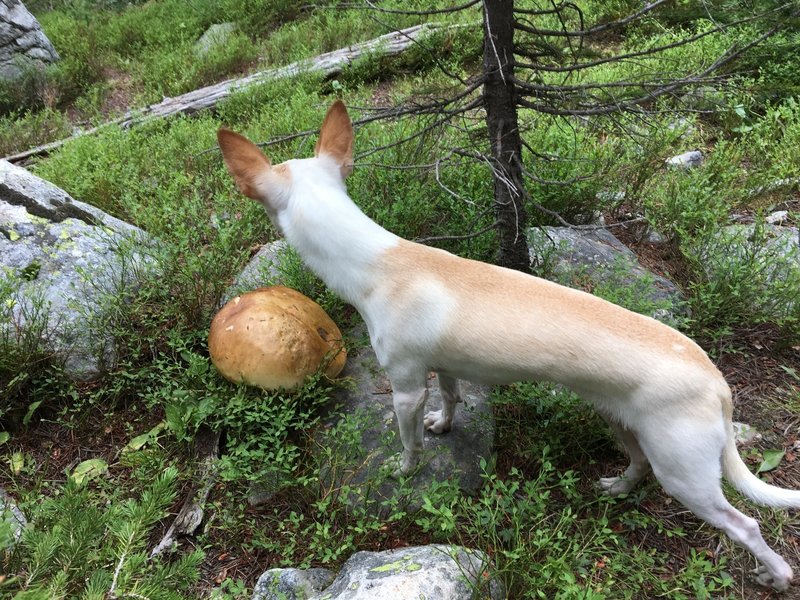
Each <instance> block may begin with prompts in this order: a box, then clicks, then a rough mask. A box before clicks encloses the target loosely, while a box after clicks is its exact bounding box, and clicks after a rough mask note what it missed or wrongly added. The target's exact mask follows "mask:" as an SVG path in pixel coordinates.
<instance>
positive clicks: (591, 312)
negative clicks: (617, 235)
mask: <svg viewBox="0 0 800 600" xmlns="http://www.w3.org/2000/svg"><path fill="white" fill-rule="evenodd" d="M423 265H424V270H425V272H427V273H433V274H435V275H437V276H438V277H439V278H440V279H441V281H443V282H446V286H447V288H448V289H449V290H450V291H451V292H452V293H453V295H454V296H455V297H457V298H458V299H459V304H458V312H457V313H456V314H453V316H452V323H453V324H452V326H451V329H450V331H448V333H447V335H448V336H449V337H451V338H453V339H454V340H455V339H461V340H463V338H464V332H465V331H467V330H469V329H470V328H471V329H474V330H475V332H476V333H479V334H480V335H481V337H482V343H483V344H486V343H487V342H489V341H491V340H492V339H493V338H496V337H498V336H499V337H498V339H497V340H496V341H497V345H498V348H500V349H502V351H503V353H504V354H505V355H506V356H501V357H499V360H511V358H512V355H516V356H518V355H519V352H520V351H523V352H525V353H527V352H529V351H530V349H527V348H519V347H517V346H518V344H516V343H515V339H516V338H514V337H513V336H512V337H511V338H509V337H508V336H504V334H503V332H505V331H508V329H509V328H513V329H515V330H516V331H519V330H525V328H530V329H535V330H536V331H537V332H539V333H540V334H541V335H548V334H552V335H548V337H549V339H548V340H546V341H547V343H548V349H549V350H550V351H553V350H554V349H556V348H557V346H558V345H559V340H561V339H564V338H571V337H573V336H579V337H581V338H587V340H588V339H589V337H590V336H594V337H595V338H598V339H599V343H600V345H601V346H603V347H605V346H606V345H607V344H608V343H610V342H611V343H613V341H614V340H624V343H625V344H626V346H627V347H630V344H631V343H634V344H635V345H636V346H637V347H638V348H639V350H640V351H647V352H653V353H655V354H656V355H658V357H659V359H660V360H665V359H667V358H668V357H670V358H671V359H673V360H675V361H678V362H680V363H683V364H687V365H688V364H691V365H693V366H695V367H697V368H698V369H701V370H704V371H706V372H708V373H709V374H711V375H713V376H715V377H720V378H721V377H722V376H721V374H720V373H719V371H718V370H717V368H716V367H715V366H714V364H713V363H712V362H711V361H710V360H709V359H708V356H707V355H706V353H705V352H704V351H703V350H702V349H701V348H700V347H699V346H698V345H697V344H695V343H694V342H693V341H692V340H690V339H689V338H687V337H686V336H685V335H683V334H681V333H679V332H678V331H676V330H675V329H672V328H671V327H667V326H666V325H664V324H663V323H660V322H659V321H656V320H655V319H652V318H649V317H646V316H643V315H640V314H637V313H633V312H631V311H629V310H626V309H624V308H621V307H619V306H617V305H616V304H612V303H610V302H607V301H605V300H603V299H601V298H598V297H597V296H593V295H591V294H587V293H584V292H580V291H578V290H574V289H571V288H567V287H564V286H561V285H558V284H555V283H553V282H551V281H547V280H545V279H540V278H538V277H531V276H529V275H524V274H522V273H519V272H518V271H513V270H511V269H504V268H502V267H498V266H495V265H490V264H487V263H483V262H479V261H475V260H469V259H465V258H460V257H458V256H454V255H452V254H450V253H448V252H444V251H442V250H438V249H435V248H430V247H427V246H422V245H420V244H415V243H412V242H408V241H402V242H401V243H400V244H399V245H398V246H397V247H396V248H393V249H391V250H389V251H387V252H386V254H385V256H383V257H382V258H381V267H380V270H381V271H382V272H383V273H388V274H389V275H390V279H391V281H392V285H393V287H394V291H393V293H392V296H393V297H394V298H395V299H396V301H400V299H401V297H402V295H403V294H404V290H408V289H410V287H411V286H410V283H411V281H412V280H413V279H414V278H416V277H418V276H419V274H420V267H422V266H423ZM498 294H500V296H498ZM500 298H502V305H503V310H498V307H497V305H498V301H499V299H500ZM476 315H480V319H476V318H475V316H476ZM553 324H557V329H553ZM548 329H549V330H550V331H548ZM542 332H544V333H542ZM473 341H474V342H478V341H479V340H473ZM525 342H527V340H525ZM554 346H556V348H554ZM678 348H680V349H681V350H678Z"/></svg>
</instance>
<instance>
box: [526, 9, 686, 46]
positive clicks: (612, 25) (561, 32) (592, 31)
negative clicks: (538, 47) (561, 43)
mask: <svg viewBox="0 0 800 600" xmlns="http://www.w3.org/2000/svg"><path fill="white" fill-rule="evenodd" d="M551 1H552V0H551ZM671 1H672V0H657V1H656V2H651V3H650V4H647V5H645V6H643V7H642V8H641V9H640V10H638V11H637V12H635V13H633V14H631V15H628V16H627V17H625V18H624V19H619V20H617V21H610V22H608V23H603V24H601V25H595V26H594V27H590V28H589V29H583V18H582V15H581V29H578V30H567V28H566V27H565V26H564V27H563V28H562V29H538V28H536V27H534V26H528V25H523V24H522V23H521V22H517V23H516V24H515V25H514V27H516V28H517V29H519V30H521V31H525V32H527V33H532V34H535V35H544V36H555V37H566V38H571V37H579V38H585V37H590V36H592V35H597V34H598V33H601V32H604V31H608V30H611V29H617V28H620V27H624V26H625V25H628V24H629V23H632V22H633V21H636V20H638V19H641V18H642V17H643V16H645V15H647V14H648V13H649V12H651V11H653V10H654V9H656V8H658V7H659V6H661V5H662V4H666V3H667V2H671ZM562 6H565V7H568V8H571V9H573V10H576V11H578V12H579V13H580V12H581V11H580V8H579V7H578V6H576V5H574V4H572V3H568V4H567V3H565V4H564V5H562ZM562 6H558V7H556V5H555V2H553V9H552V10H549V11H547V14H553V13H556V14H557V15H558V16H559V20H561V15H562V13H563V8H562ZM515 12H519V13H523V14H530V13H526V11H521V10H518V9H517V10H515ZM533 14H537V13H533ZM561 24H562V26H563V25H564V21H563V20H561Z"/></svg>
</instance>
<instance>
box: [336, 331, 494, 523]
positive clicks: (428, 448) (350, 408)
mask: <svg viewBox="0 0 800 600" xmlns="http://www.w3.org/2000/svg"><path fill="white" fill-rule="evenodd" d="M359 336H360V337H361V339H362V340H364V339H365V338H366V332H365V331H364V330H360V331H359V332H357V333H356V334H355V337H359ZM351 337H352V334H351ZM364 343H366V342H364ZM341 376H344V377H348V378H350V379H351V381H352V386H351V387H350V388H349V389H345V390H341V391H340V392H339V393H338V395H337V406H339V411H338V412H337V415H345V416H346V418H347V419H353V420H355V422H356V423H357V429H356V431H357V435H358V438H359V439H358V443H357V447H356V449H355V452H350V453H349V454H350V460H349V462H348V464H346V465H344V466H342V465H335V467H334V466H332V467H331V470H330V471H329V472H330V473H331V475H330V478H331V479H335V480H337V482H339V483H341V482H346V483H347V484H348V485H349V486H350V487H351V488H355V489H357V490H358V493H355V494H354V496H353V498H352V501H353V502H358V503H359V506H360V507H364V506H367V505H369V506H376V507H377V506H378V505H379V504H380V502H381V501H383V500H386V499H390V498H393V497H402V498H403V501H404V503H405V506H406V507H407V508H410V509H412V510H413V509H416V508H419V506H421V498H420V496H421V494H422V493H423V492H424V491H425V490H426V489H427V488H428V487H429V486H430V485H432V484H435V483H436V482H440V481H456V482H457V483H458V485H459V487H460V488H461V489H462V490H463V491H464V492H465V493H475V492H477V491H478V490H479V489H480V487H481V485H482V484H483V477H482V473H483V472H484V470H485V471H488V472H490V471H491V469H492V466H493V444H494V421H493V418H492V414H491V407H490V406H489V402H488V397H489V393H490V388H489V387H487V386H480V385H476V384H473V383H469V382H464V381H462V382H461V398H462V400H463V402H461V403H459V404H458V406H457V408H456V415H455V419H454V421H453V429H452V430H451V431H450V432H448V433H444V434H441V435H436V434H433V433H431V432H429V431H426V432H425V450H424V453H423V458H422V461H421V463H420V466H419V468H418V469H417V470H416V471H415V472H414V474H413V476H411V477H408V478H403V479H402V480H401V481H398V480H396V479H393V478H392V477H390V476H389V471H390V469H389V468H388V467H387V465H385V464H384V462H385V461H386V459H388V458H390V457H393V456H394V455H395V454H398V453H399V452H400V451H401V449H402V444H401V443H400V436H399V430H398V427H397V418H396V416H395V413H394V409H393V407H392V393H391V385H390V383H389V379H388V377H387V376H386V374H385V373H384V371H383V370H382V369H381V368H380V365H379V364H378V361H377V358H376V357H375V353H374V351H373V350H372V348H371V347H370V346H366V347H362V348H359V349H355V350H350V354H349V356H348V359H347V364H346V365H345V368H344V370H343V371H342V374H341ZM428 383H429V386H428V387H429V390H430V393H429V397H428V404H427V407H426V410H438V409H439V408H440V407H441V396H440V395H439V387H438V383H437V381H436V378H435V377H431V379H430V380H429V382H428ZM340 418H342V417H341V416H335V419H340ZM332 425H333V424H332ZM323 437H325V436H323ZM327 437H328V438H329V439H332V438H331V436H327ZM323 443H324V442H323ZM340 454H346V453H340ZM334 460H336V459H334ZM482 462H483V463H484V465H485V469H484V467H482V466H481V463H482ZM365 495H366V496H365ZM365 499H368V500H371V501H373V502H364V500H365ZM377 512H380V510H378V511H377Z"/></svg>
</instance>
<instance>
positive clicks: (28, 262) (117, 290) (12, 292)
mask: <svg viewBox="0 0 800 600" xmlns="http://www.w3.org/2000/svg"><path fill="white" fill-rule="evenodd" d="M149 243H150V240H149V238H148V236H147V235H146V234H145V233H144V232H143V231H141V230H140V229H138V228H136V227H133V226H132V225H129V224H127V223H124V222H123V221H120V220H119V219H115V218H114V217H111V216H110V215H107V214H106V213H104V212H103V211H101V210H99V209H97V208H95V207H93V206H90V205H88V204H85V203H83V202H79V201H77V200H74V199H73V198H71V197H70V196H69V195H68V194H67V193H66V192H64V191H63V190H61V189H59V188H58V187H56V186H54V185H52V184H51V183H49V182H47V181H44V180H42V179H40V178H38V177H36V176H35V175H33V174H32V173H30V172H28V171H26V170H25V169H22V168H20V167H16V166H14V165H12V164H11V163H9V162H7V161H2V160H0V285H2V286H3V287H5V288H6V293H7V294H9V297H8V298H7V304H6V305H5V306H4V307H1V308H0V335H3V336H6V337H8V336H13V335H17V333H15V332H20V331H24V330H26V329H27V330H31V331H36V333H37V335H39V336H40V337H41V341H42V343H43V346H44V348H46V349H47V351H48V352H51V353H53V355H54V357H55V359H56V360H57V361H58V362H60V363H62V364H63V366H64V370H65V373H66V374H67V375H68V376H70V377H71V378H73V379H76V380H92V379H96V378H97V377H98V376H99V375H101V374H102V373H103V371H104V369H105V368H106V367H107V366H108V365H110V364H112V363H113V361H114V347H113V340H112V339H111V338H110V336H109V334H108V333H107V332H106V326H107V321H108V318H109V315H110V310H111V308H112V307H113V305H114V303H115V302H117V303H118V302H120V301H121V300H122V299H123V298H124V297H125V296H126V294H128V293H129V292H130V291H131V290H132V289H133V288H134V287H135V285H136V281H137V277H138V276H140V275H141V274H142V273H143V272H144V271H145V270H147V269H148V268H149V264H150V262H149V261H148V260H147V259H146V258H145V255H144V254H142V252H141V250H142V249H143V247H144V246H145V245H147V244H149Z"/></svg>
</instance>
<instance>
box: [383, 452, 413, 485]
mask: <svg viewBox="0 0 800 600" xmlns="http://www.w3.org/2000/svg"><path fill="white" fill-rule="evenodd" d="M418 464H419V458H412V459H407V458H406V457H405V456H404V453H402V452H399V453H397V454H395V455H394V456H390V457H389V458H387V459H386V460H385V461H383V465H381V469H382V470H385V471H388V472H389V476H390V477H391V478H392V479H400V478H401V477H405V476H407V475H410V474H411V473H412V472H413V471H414V469H416V468H417V465H418Z"/></svg>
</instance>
